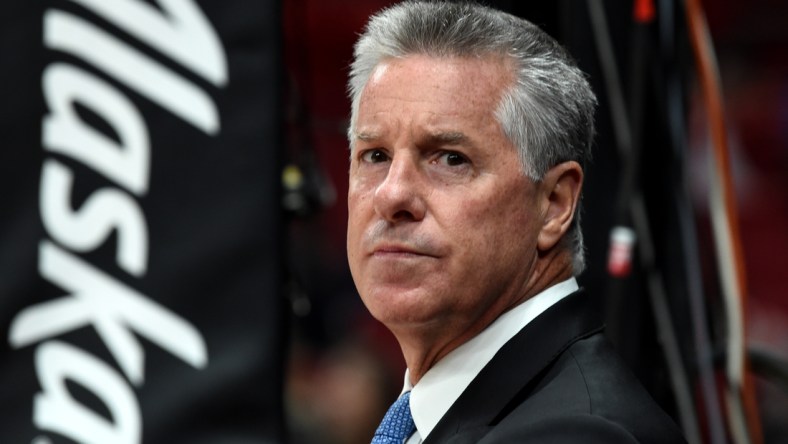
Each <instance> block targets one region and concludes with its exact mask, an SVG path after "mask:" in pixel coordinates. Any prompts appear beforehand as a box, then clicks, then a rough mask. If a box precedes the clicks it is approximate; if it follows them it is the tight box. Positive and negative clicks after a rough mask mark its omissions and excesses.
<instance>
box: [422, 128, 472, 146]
mask: <svg viewBox="0 0 788 444" xmlns="http://www.w3.org/2000/svg"><path fill="white" fill-rule="evenodd" d="M426 139H427V140H428V141H429V142H431V143H435V144H445V145H460V144H464V143H468V141H469V140H468V136H466V135H465V134H463V133H461V132H459V131H446V132H436V133H431V134H429V135H428V136H427V138H426Z"/></svg>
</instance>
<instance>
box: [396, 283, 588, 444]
mask: <svg viewBox="0 0 788 444" xmlns="http://www.w3.org/2000/svg"><path fill="white" fill-rule="evenodd" d="M578 288H579V287H578V285H577V280H575V278H574V277H572V278H569V279H567V280H565V281H563V282H560V283H558V284H556V285H553V286H552V287H550V288H548V289H546V290H544V291H542V292H541V293H539V294H537V295H536V296H533V297H532V298H530V299H528V300H527V301H525V302H523V303H521V304H520V305H517V306H516V307H514V308H512V309H511V310H509V311H507V312H505V313H503V314H502V315H501V316H499V317H498V319H496V320H495V321H493V323H492V324H490V325H489V326H487V328H485V329H484V330H483V331H482V332H481V333H479V334H478V335H476V336H475V337H473V338H471V339H470V340H469V341H468V342H466V343H464V344H462V345H460V346H459V347H457V348H456V349H454V350H452V351H451V352H450V353H449V354H448V355H446V356H444V357H443V359H441V360H440V361H438V362H437V363H436V364H435V365H434V366H432V368H430V369H429V370H428V371H427V373H425V374H424V376H422V378H421V380H419V382H418V383H417V384H416V385H415V386H413V385H411V383H410V373H409V371H408V370H405V382H404V386H403V390H402V391H403V392H406V391H410V392H411V395H410V408H411V413H412V415H413V421H414V422H415V423H416V429H417V430H418V433H419V434H420V435H421V438H422V440H423V439H426V438H427V435H429V434H430V432H432V429H434V428H435V426H436V425H437V424H438V421H440V419H441V418H442V417H443V415H444V414H446V412H447V411H448V410H449V408H450V407H451V406H452V404H454V401H456V400H457V398H459V397H460V395H461V394H462V392H463V391H464V390H465V388H466V387H468V385H469V384H470V383H471V381H473V379H474V378H475V377H476V375H478V374H479V372H480V371H481V370H482V369H483V368H484V366H485V365H487V363H488V362H490V360H491V359H492V358H493V356H495V354H496V353H497V352H498V350H500V349H501V347H503V345H504V344H506V342H508V341H509V340H510V339H511V338H512V337H514V335H516V334H517V333H518V332H519V331H520V330H522V329H523V327H525V326H526V325H527V324H528V323H529V322H531V321H532V320H533V319H534V318H536V317H537V316H539V315H540V314H541V313H542V312H543V311H545V310H547V309H548V308H550V307H551V306H552V305H553V304H555V303H557V302H558V301H560V300H561V299H563V298H564V297H566V296H568V295H570V294H572V293H574V292H575V291H577V290H578Z"/></svg>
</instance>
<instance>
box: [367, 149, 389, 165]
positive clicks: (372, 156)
mask: <svg viewBox="0 0 788 444" xmlns="http://www.w3.org/2000/svg"><path fill="white" fill-rule="evenodd" d="M361 160H362V161H364V162H367V163H380V162H385V161H387V160H389V156H388V155H387V154H386V153H385V151H383V150H379V149H373V150H368V151H364V152H363V153H362V154H361Z"/></svg>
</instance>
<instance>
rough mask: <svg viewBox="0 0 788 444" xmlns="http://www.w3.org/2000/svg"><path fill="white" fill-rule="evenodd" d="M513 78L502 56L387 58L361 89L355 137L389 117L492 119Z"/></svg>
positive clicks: (432, 121)
mask: <svg viewBox="0 0 788 444" xmlns="http://www.w3.org/2000/svg"><path fill="white" fill-rule="evenodd" d="M513 80H514V75H513V69H512V68H511V62H510V61H509V60H508V58H506V57H503V56H494V55H491V56H487V57H432V56H427V55H411V56H407V57H403V58H390V59H386V60H384V61H383V62H381V63H380V64H379V65H378V66H377V67H376V68H375V69H374V70H373V72H372V74H371V76H370V79H369V81H368V82H367V85H366V86H365V88H364V90H363V92H362V94H361V98H360V102H359V109H358V122H357V124H358V125H357V134H356V137H358V136H359V135H361V136H364V135H366V134H370V133H376V132H379V131H380V130H381V129H380V128H377V127H378V126H380V125H383V124H386V123H391V117H392V116H396V117H398V118H400V119H403V118H404V119H406V120H409V121H410V120H413V122H405V123H418V124H419V125H421V126H435V125H438V126H440V125H441V124H443V123H448V122H449V121H452V122H454V123H472V121H476V122H477V123H485V122H489V121H492V120H494V117H495V111H496V109H497V108H498V104H499V103H500V99H501V97H502V95H503V93H504V92H505V91H506V89H507V88H508V87H509V86H510V85H511V84H512V83H513Z"/></svg>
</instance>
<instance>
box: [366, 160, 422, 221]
mask: <svg viewBox="0 0 788 444" xmlns="http://www.w3.org/2000/svg"><path fill="white" fill-rule="evenodd" d="M420 176H421V175H420V173H419V168H418V164H417V162H416V160H414V159H412V158H411V157H408V156H398V157H395V158H394V159H392V160H391V164H390V165H389V169H388V172H387V174H386V178H385V179H384V180H383V182H381V183H380V184H379V185H378V187H377V189H376V190H375V196H374V205H375V212H376V213H377V214H378V215H379V216H380V217H382V218H383V219H385V220H387V221H389V222H391V223H398V222H415V221H420V220H422V219H423V218H424V214H425V213H426V204H425V201H424V193H425V192H426V191H427V190H426V189H425V183H424V181H423V180H421V179H422V178H421V177H420Z"/></svg>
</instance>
